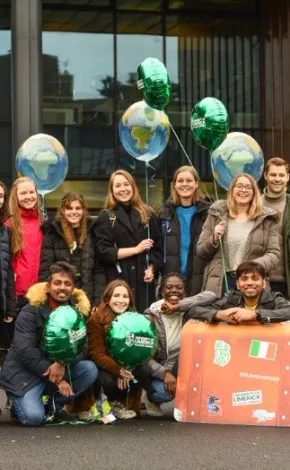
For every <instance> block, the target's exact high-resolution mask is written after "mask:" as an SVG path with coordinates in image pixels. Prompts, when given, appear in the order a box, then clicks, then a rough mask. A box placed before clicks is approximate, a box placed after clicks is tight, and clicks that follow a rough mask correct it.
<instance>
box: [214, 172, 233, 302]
mask: <svg viewBox="0 0 290 470" xmlns="http://www.w3.org/2000/svg"><path fill="white" fill-rule="evenodd" d="M213 184H214V191H215V198H216V201H217V200H218V198H219V197H218V187H217V183H216V180H215V178H213ZM218 215H219V218H220V220H222V218H221V216H220V214H219V213H218ZM219 245H220V250H221V257H222V267H223V275H224V281H225V290H226V293H227V294H228V292H229V283H228V278H227V269H226V259H225V258H226V257H225V247H224V244H223V240H222V239H221V238H220V241H219Z"/></svg>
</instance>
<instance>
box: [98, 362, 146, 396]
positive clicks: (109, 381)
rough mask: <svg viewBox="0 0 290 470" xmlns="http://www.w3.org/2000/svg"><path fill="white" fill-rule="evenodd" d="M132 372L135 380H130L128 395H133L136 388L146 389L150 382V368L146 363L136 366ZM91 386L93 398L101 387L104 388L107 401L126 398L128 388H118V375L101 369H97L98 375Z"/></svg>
mask: <svg viewBox="0 0 290 470" xmlns="http://www.w3.org/2000/svg"><path fill="white" fill-rule="evenodd" d="M132 374H133V375H134V377H135V379H136V381H131V382H130V391H129V395H130V396H131V395H133V394H134V393H135V391H136V390H137V389H140V388H145V390H146V389H147V388H148V386H149V383H150V370H149V367H148V366H147V365H146V364H145V365H144V366H140V367H137V369H135V370H134V371H133V372H132ZM93 387H94V395H95V398H97V397H98V396H99V394H100V391H101V388H102V389H103V390H104V393H105V395H107V397H108V400H109V401H115V400H124V399H126V398H127V393H128V390H120V389H119V388H118V377H116V376H115V375H114V374H111V373H110V372H108V371H106V370H103V369H99V375H98V378H97V380H96V381H95V383H94V386H93Z"/></svg>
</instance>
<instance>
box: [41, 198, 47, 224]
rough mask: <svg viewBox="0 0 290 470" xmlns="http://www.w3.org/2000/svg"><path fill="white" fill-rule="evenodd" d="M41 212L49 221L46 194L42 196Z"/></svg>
mask: <svg viewBox="0 0 290 470" xmlns="http://www.w3.org/2000/svg"><path fill="white" fill-rule="evenodd" d="M40 210H41V212H42V215H43V217H44V219H47V210H46V205H45V198H44V194H41V207H40Z"/></svg>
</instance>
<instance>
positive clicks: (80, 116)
mask: <svg viewBox="0 0 290 470" xmlns="http://www.w3.org/2000/svg"><path fill="white" fill-rule="evenodd" d="M43 21H44V29H45V31H44V32H43V35H42V43H43V122H44V130H45V132H47V133H51V134H53V135H55V136H56V137H57V138H58V139H59V140H60V141H61V142H62V143H63V144H64V145H65V147H66V149H67V151H68V154H69V158H70V165H69V176H73V175H77V176H81V175H83V176H87V175H90V176H91V177H92V176H98V175H109V174H110V173H111V172H112V171H113V170H114V168H115V158H114V157H115V151H114V149H115V144H114V105H113V97H114V48H113V44H114V41H113V34H112V24H113V17H112V14H111V13H107V12H99V11H97V10H96V11H82V12H79V11H78V12H75V11H73V10H64V11H62V10H53V11H51V10H44V12H43Z"/></svg>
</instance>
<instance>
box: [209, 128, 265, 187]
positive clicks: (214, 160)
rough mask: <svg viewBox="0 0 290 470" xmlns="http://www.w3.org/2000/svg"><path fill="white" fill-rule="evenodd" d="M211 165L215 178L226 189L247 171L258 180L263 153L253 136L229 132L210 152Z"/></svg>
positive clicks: (261, 169) (260, 173)
mask: <svg viewBox="0 0 290 470" xmlns="http://www.w3.org/2000/svg"><path fill="white" fill-rule="evenodd" d="M211 165H212V171H213V176H214V178H215V180H216V181H217V182H218V184H219V185H220V186H222V187H223V188H224V189H226V190H228V189H229V187H230V185H231V183H232V181H233V179H234V178H235V177H236V176H237V175H238V174H240V173H247V174H249V175H251V176H253V178H254V179H255V180H256V181H259V179H260V178H261V176H262V174H263V170H264V155H263V152H262V150H261V147H260V146H259V144H258V143H257V142H256V141H255V139H253V137H251V136H250V135H248V134H244V133H243V132H231V133H230V134H228V135H227V138H226V139H225V140H224V141H223V143H222V144H221V145H220V146H219V147H218V148H217V149H216V150H215V151H214V152H212V154H211Z"/></svg>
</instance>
